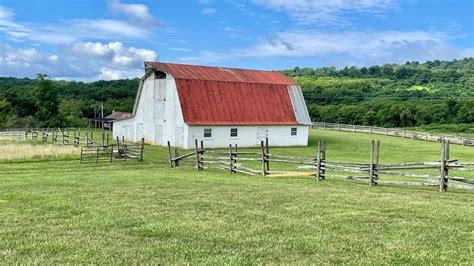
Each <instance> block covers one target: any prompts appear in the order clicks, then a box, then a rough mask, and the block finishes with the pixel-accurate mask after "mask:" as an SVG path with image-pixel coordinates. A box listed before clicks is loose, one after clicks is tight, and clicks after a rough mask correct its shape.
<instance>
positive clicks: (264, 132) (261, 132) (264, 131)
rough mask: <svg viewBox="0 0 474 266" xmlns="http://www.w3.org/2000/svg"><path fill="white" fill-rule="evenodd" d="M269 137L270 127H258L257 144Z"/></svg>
mask: <svg viewBox="0 0 474 266" xmlns="http://www.w3.org/2000/svg"><path fill="white" fill-rule="evenodd" d="M267 137H268V127H257V146H259V145H260V143H261V141H262V140H263V141H265V139H266V138H267Z"/></svg>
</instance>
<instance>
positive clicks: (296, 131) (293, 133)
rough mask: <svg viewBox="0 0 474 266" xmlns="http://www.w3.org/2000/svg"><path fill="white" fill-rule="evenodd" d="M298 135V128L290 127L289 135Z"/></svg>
mask: <svg viewBox="0 0 474 266" xmlns="http://www.w3.org/2000/svg"><path fill="white" fill-rule="evenodd" d="M297 135H298V128H296V127H292V128H291V136H297Z"/></svg>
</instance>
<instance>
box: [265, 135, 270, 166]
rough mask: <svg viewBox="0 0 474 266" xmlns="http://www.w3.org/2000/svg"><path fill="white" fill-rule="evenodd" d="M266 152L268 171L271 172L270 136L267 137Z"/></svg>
mask: <svg viewBox="0 0 474 266" xmlns="http://www.w3.org/2000/svg"><path fill="white" fill-rule="evenodd" d="M265 147H266V148H265V153H266V156H265V158H266V159H267V160H266V166H267V168H266V172H267V173H269V172H270V147H269V146H268V137H266V138H265Z"/></svg>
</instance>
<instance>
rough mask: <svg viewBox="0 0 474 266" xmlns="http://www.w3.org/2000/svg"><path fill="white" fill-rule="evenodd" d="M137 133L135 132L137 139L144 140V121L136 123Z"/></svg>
mask: <svg viewBox="0 0 474 266" xmlns="http://www.w3.org/2000/svg"><path fill="white" fill-rule="evenodd" d="M135 132H136V134H135V137H136V139H135V141H140V140H142V138H144V137H145V135H144V134H143V124H142V123H138V124H137V125H136V130H135Z"/></svg>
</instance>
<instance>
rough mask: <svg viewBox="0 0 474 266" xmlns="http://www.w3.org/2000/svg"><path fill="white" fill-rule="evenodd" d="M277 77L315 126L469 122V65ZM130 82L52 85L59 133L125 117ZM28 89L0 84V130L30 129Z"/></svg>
mask: <svg viewBox="0 0 474 266" xmlns="http://www.w3.org/2000/svg"><path fill="white" fill-rule="evenodd" d="M282 72H283V73H284V74H286V75H288V76H290V77H291V78H293V79H294V80H296V81H297V82H298V84H300V85H301V87H302V88H303V91H304V94H305V98H306V101H307V103H308V108H309V111H310V115H311V117H312V118H313V119H315V120H317V121H326V122H340V123H349V124H352V123H353V124H365V125H379V126H388V127H400V126H403V127H406V126H422V125H430V124H460V123H474V58H466V59H462V60H453V61H438V60H436V61H429V62H426V63H418V62H407V63H405V64H403V65H397V64H385V65H383V66H377V65H376V66H371V67H361V68H358V67H346V68H343V69H340V70H337V69H335V68H333V67H323V68H299V67H296V68H294V69H290V70H284V71H282ZM46 74H47V73H46ZM138 81H139V79H138V78H137V79H124V80H114V81H96V82H92V83H84V82H76V81H53V86H54V88H55V89H56V90H57V92H58V94H59V98H60V100H61V104H60V105H59V106H58V108H59V111H60V113H61V114H62V117H63V118H64V121H63V124H64V126H86V125H87V119H86V118H88V117H89V118H90V117H94V114H95V113H97V109H98V107H99V104H100V102H103V103H104V113H105V114H109V113H111V112H112V110H115V111H123V112H130V111H131V110H132V108H133V102H134V98H135V94H136V91H137V88H138ZM35 84H36V80H34V79H28V78H11V77H0V127H14V126H15V127H22V126H34V125H35V119H34V115H35V113H36V106H35V100H34V98H33V96H32V91H33V88H34V87H35Z"/></svg>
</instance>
